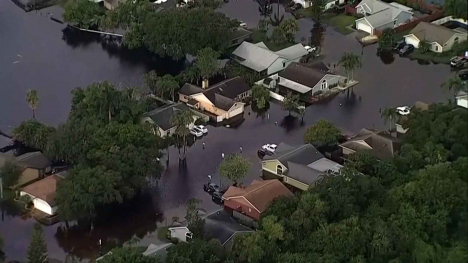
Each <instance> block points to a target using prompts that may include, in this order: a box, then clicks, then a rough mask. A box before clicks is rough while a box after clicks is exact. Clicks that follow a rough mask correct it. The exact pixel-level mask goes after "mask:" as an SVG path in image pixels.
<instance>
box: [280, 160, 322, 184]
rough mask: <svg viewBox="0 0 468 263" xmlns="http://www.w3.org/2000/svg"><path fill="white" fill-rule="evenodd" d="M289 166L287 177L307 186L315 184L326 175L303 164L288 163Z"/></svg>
mask: <svg viewBox="0 0 468 263" xmlns="http://www.w3.org/2000/svg"><path fill="white" fill-rule="evenodd" d="M288 166H289V168H288V171H287V176H288V177H291V178H293V179H296V180H297V181H299V182H301V183H305V184H307V185H311V184H313V183H314V182H315V181H317V180H318V179H320V178H322V177H323V175H324V174H325V173H324V172H321V171H318V170H315V169H312V168H310V167H308V166H307V165H303V164H298V163H292V162H288Z"/></svg>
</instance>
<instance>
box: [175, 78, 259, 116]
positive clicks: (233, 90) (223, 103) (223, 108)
mask: <svg viewBox="0 0 468 263" xmlns="http://www.w3.org/2000/svg"><path fill="white" fill-rule="evenodd" d="M251 93H252V91H251V87H250V86H249V85H248V84H247V83H246V82H245V81H244V80H243V79H242V78H241V77H234V78H231V79H228V80H225V81H222V82H220V83H217V84H215V85H213V86H211V87H208V84H207V82H203V87H197V86H195V85H192V84H190V83H185V84H184V86H182V88H181V89H180V90H179V101H182V102H185V103H187V105H188V106H189V107H190V108H193V109H195V110H199V111H203V112H204V113H207V114H208V115H210V118H211V119H212V120H213V121H215V122H222V121H224V120H229V119H231V118H233V117H236V116H239V115H241V114H243V113H244V105H245V103H243V102H242V100H244V99H245V98H247V97H249V96H250V95H251Z"/></svg>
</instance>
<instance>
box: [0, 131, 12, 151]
mask: <svg viewBox="0 0 468 263" xmlns="http://www.w3.org/2000/svg"><path fill="white" fill-rule="evenodd" d="M10 145H13V139H11V138H9V137H7V136H5V135H3V134H1V133H0V149H2V148H5V147H7V146H10Z"/></svg>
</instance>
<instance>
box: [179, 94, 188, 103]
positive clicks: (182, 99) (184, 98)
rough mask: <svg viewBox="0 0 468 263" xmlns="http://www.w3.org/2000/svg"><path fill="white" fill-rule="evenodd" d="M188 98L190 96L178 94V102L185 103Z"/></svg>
mask: <svg viewBox="0 0 468 263" xmlns="http://www.w3.org/2000/svg"><path fill="white" fill-rule="evenodd" d="M189 98H190V96H187V95H184V94H181V93H179V101H182V102H185V103H187V102H188V100H189Z"/></svg>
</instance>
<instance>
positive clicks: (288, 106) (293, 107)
mask: <svg viewBox="0 0 468 263" xmlns="http://www.w3.org/2000/svg"><path fill="white" fill-rule="evenodd" d="M299 106H300V105H299V95H296V94H293V93H292V92H288V94H287V95H286V96H285V97H284V100H283V110H287V111H288V115H289V116H291V112H292V111H297V108H298V107H299Z"/></svg>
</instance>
